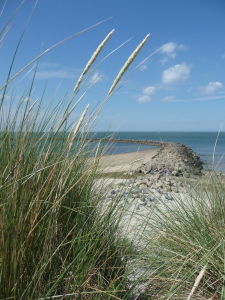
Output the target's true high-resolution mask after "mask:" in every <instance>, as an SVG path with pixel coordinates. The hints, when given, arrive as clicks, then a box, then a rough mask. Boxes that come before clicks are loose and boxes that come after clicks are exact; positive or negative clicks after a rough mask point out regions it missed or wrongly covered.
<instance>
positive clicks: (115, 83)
mask: <svg viewBox="0 0 225 300" xmlns="http://www.w3.org/2000/svg"><path fill="white" fill-rule="evenodd" d="M149 36H150V34H147V36H146V37H145V38H144V39H143V41H142V42H141V43H140V44H139V45H138V46H137V48H136V49H135V50H134V52H133V53H132V54H131V55H130V57H129V58H128V60H127V61H126V62H125V64H124V66H123V67H122V69H121V70H120V72H119V74H118V75H117V77H116V79H115V80H114V82H113V84H112V86H111V88H110V89H109V92H108V95H109V94H111V93H112V91H113V90H114V88H115V87H116V85H117V84H118V82H119V81H120V79H121V78H122V76H123V74H124V73H125V72H126V70H127V69H128V68H129V66H130V65H131V64H132V62H133V61H134V59H135V57H136V56H137V55H138V53H139V52H140V51H141V49H142V47H143V46H144V44H145V43H146V41H147V39H148V38H149Z"/></svg>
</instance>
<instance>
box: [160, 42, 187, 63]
mask: <svg viewBox="0 0 225 300" xmlns="http://www.w3.org/2000/svg"><path fill="white" fill-rule="evenodd" d="M179 50H183V51H184V50H187V46H185V45H183V44H180V45H177V44H176V43H174V42H169V43H167V44H165V45H164V46H163V48H162V49H161V50H160V52H161V53H162V54H164V56H163V58H162V59H161V60H160V62H161V64H163V65H164V64H165V63H166V62H167V61H168V60H169V59H174V58H175V57H176V56H177V51H179Z"/></svg>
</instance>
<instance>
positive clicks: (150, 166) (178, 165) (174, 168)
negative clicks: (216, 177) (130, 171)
mask: <svg viewBox="0 0 225 300" xmlns="http://www.w3.org/2000/svg"><path fill="white" fill-rule="evenodd" d="M89 140H90V141H93V142H95V141H102V142H107V143H108V142H110V143H128V144H143V145H151V146H156V147H159V148H160V150H159V151H158V153H157V154H156V155H155V156H154V157H153V159H152V160H151V162H148V163H143V164H142V165H141V166H140V167H139V168H138V169H137V171H138V172H139V173H144V174H148V173H156V172H157V173H168V174H172V175H175V176H184V177H190V175H201V173H202V170H203V163H202V162H201V161H200V158H199V156H198V155H197V154H196V153H195V152H194V151H193V150H192V149H191V148H189V147H187V146H185V145H183V144H180V143H172V142H161V141H152V140H131V139H95V138H93V139H89Z"/></svg>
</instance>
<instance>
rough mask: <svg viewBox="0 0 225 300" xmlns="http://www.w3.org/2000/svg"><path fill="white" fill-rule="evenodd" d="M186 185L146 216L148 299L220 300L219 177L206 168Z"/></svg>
mask: <svg viewBox="0 0 225 300" xmlns="http://www.w3.org/2000/svg"><path fill="white" fill-rule="evenodd" d="M189 185H190V187H189V190H188V193H187V194H185V195H180V196H176V197H174V198H175V200H174V203H173V205H171V204H168V205H167V204H165V205H164V207H163V209H162V208H158V209H157V208H156V211H155V212H154V213H153V215H152V217H149V220H148V222H149V224H150V225H151V226H150V227H148V228H151V231H150V230H149V231H146V233H145V238H146V239H147V240H148V242H149V245H150V246H149V249H150V250H149V253H148V255H147V256H146V262H145V263H146V264H148V265H151V269H152V274H151V276H150V277H149V280H148V285H149V287H150V290H151V291H152V294H153V295H154V297H153V299H225V290H224V284H225V275H224V271H225V185H224V180H223V179H222V178H221V177H220V176H219V175H218V174H216V173H213V172H207V175H206V176H205V177H203V178H201V179H198V180H196V182H195V183H194V184H193V183H189ZM150 219H151V220H150ZM146 228H147V227H146Z"/></svg>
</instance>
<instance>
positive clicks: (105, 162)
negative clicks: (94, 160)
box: [99, 148, 159, 172]
mask: <svg viewBox="0 0 225 300" xmlns="http://www.w3.org/2000/svg"><path fill="white" fill-rule="evenodd" d="M158 151H159V148H156V149H150V150H143V151H138V152H130V153H122V154H114V155H105V156H103V157H101V159H100V164H99V167H100V169H101V170H102V172H119V171H124V172H126V171H132V170H135V169H137V168H138V167H139V166H141V164H142V163H145V162H149V161H151V159H152V157H153V156H155V155H156V154H157V153H158Z"/></svg>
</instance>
